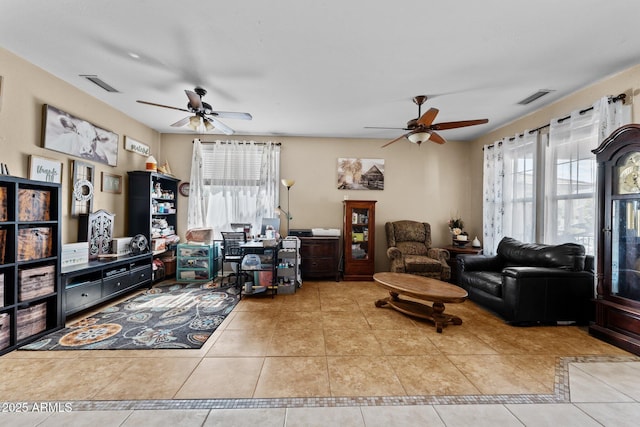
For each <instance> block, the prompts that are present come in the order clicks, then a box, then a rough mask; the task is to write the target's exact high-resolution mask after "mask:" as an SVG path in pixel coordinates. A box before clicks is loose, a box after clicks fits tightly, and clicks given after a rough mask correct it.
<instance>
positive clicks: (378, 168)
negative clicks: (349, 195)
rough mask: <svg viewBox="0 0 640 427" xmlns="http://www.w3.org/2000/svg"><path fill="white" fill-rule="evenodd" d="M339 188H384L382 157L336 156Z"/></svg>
mask: <svg viewBox="0 0 640 427" xmlns="http://www.w3.org/2000/svg"><path fill="white" fill-rule="evenodd" d="M338 189H339V190H384V159H360V158H344V157H341V158H338Z"/></svg>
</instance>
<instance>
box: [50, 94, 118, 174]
mask: <svg viewBox="0 0 640 427" xmlns="http://www.w3.org/2000/svg"><path fill="white" fill-rule="evenodd" d="M43 109H44V120H43V123H44V129H43V132H42V134H43V146H44V148H47V149H49V150H54V151H58V152H60V153H65V154H68V155H70V156H74V157H79V158H81V159H85V160H90V161H93V162H99V163H104V164H105V165H109V166H117V164H118V134H116V133H113V132H111V131H109V130H106V129H102V128H100V127H98V126H96V125H94V124H92V123H89V122H87V121H85V120H82V119H79V118H78V117H75V116H72V115H71V114H69V113H66V112H64V111H62V110H60V109H58V108H56V107H53V106H51V105H46V104H45V105H44V106H43Z"/></svg>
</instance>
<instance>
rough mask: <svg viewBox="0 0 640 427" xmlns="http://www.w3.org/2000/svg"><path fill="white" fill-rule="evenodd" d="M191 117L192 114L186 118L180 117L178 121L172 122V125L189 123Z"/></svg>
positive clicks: (176, 126) (178, 125) (177, 125)
mask: <svg viewBox="0 0 640 427" xmlns="http://www.w3.org/2000/svg"><path fill="white" fill-rule="evenodd" d="M190 118H191V116H187V117H185V118H184V119H180V120H178V121H177V122H175V123H174V124H172V125H171V126H173V127H175V128H179V127H180V126H184V125H186V124H187V123H189V119H190Z"/></svg>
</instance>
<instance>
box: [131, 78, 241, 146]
mask: <svg viewBox="0 0 640 427" xmlns="http://www.w3.org/2000/svg"><path fill="white" fill-rule="evenodd" d="M184 92H185V93H186V94H187V98H189V102H188V103H187V108H186V109H185V108H178V107H171V106H169V105H162V104H156V103H155V102H147V101H140V100H138V102H139V103H141V104H147V105H154V106H156V107H163V108H171V109H173V110H179V111H186V112H188V113H193V116H187V117H185V118H184V119H180V120H178V121H177V122H175V123H173V124H172V125H171V126H173V127H181V126H184V125H186V124H188V125H189V127H190V128H191V129H193V130H198V127H199V126H200V124H204V127H205V129H206V130H208V131H210V130H213V129H214V128H217V129H220V130H221V131H222V132H223V133H225V134H226V135H232V134H233V133H234V130H233V129H231V128H230V127H229V126H227V125H225V124H224V123H222V122H221V121H220V120H218V119H219V118H226V119H239V120H251V119H252V118H253V117H252V116H251V114H249V113H239V112H234V111H214V110H213V109H212V108H211V105H209V104H207V103H206V102H204V101H202V97H203V96H205V95H206V94H207V91H206V90H205V89H203V88H201V87H197V88H195V89H194V90H192V91H191V90H185V91H184Z"/></svg>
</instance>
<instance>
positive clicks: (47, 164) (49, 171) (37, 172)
mask: <svg viewBox="0 0 640 427" xmlns="http://www.w3.org/2000/svg"><path fill="white" fill-rule="evenodd" d="M29 179H34V180H36V181H46V182H54V183H56V184H61V183H62V162H59V161H57V160H53V159H46V158H44V157H38V156H34V155H31V156H29Z"/></svg>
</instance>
